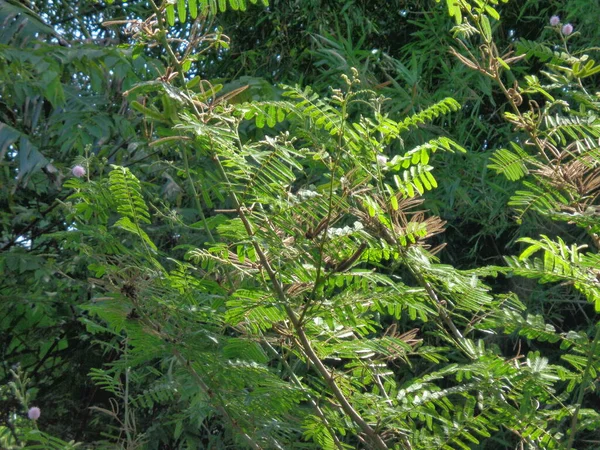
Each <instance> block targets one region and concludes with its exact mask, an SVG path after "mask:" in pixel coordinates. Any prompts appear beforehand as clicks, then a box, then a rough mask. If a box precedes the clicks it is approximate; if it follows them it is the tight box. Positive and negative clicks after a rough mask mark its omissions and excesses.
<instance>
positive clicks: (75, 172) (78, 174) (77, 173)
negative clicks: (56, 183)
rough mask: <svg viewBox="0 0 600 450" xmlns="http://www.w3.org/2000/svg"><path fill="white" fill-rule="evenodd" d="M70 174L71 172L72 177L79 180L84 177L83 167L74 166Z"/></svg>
mask: <svg viewBox="0 0 600 450" xmlns="http://www.w3.org/2000/svg"><path fill="white" fill-rule="evenodd" d="M71 172H73V176H76V177H77V178H81V177H82V176H84V175H85V167H83V166H75V167H73V170H72V171H71Z"/></svg>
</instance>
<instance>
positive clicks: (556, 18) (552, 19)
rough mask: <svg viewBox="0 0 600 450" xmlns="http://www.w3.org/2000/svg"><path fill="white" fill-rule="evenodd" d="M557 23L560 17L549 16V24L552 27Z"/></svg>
mask: <svg viewBox="0 0 600 450" xmlns="http://www.w3.org/2000/svg"><path fill="white" fill-rule="evenodd" d="M559 23H560V17H558V16H552V17H550V25H552V26H553V27H555V26H556V25H558V24H559Z"/></svg>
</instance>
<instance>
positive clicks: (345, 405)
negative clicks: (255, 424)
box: [215, 156, 388, 450]
mask: <svg viewBox="0 0 600 450" xmlns="http://www.w3.org/2000/svg"><path fill="white" fill-rule="evenodd" d="M215 161H216V163H217V166H218V168H219V171H220V172H221V175H222V176H223V177H224V179H225V180H226V181H227V182H228V184H229V180H228V177H227V174H226V173H225V170H224V169H223V166H222V165H221V161H220V160H219V158H218V156H215ZM231 198H232V200H233V204H234V206H235V208H236V210H237V213H238V216H239V217H240V220H241V221H242V224H243V225H244V228H245V229H246V233H247V234H248V236H249V237H251V238H253V237H254V230H253V229H252V225H251V224H250V222H249V221H248V218H247V217H246V214H245V213H244V209H243V207H242V205H241V204H240V202H239V200H238V198H237V196H236V195H235V193H234V192H231ZM252 245H253V246H254V250H255V251H256V254H257V255H258V258H259V259H260V262H261V264H262V266H263V267H264V269H265V271H266V272H267V275H268V277H269V280H270V281H271V284H272V286H273V289H274V291H275V294H276V295H277V298H278V299H279V301H280V302H281V303H282V304H283V305H284V308H285V312H286V314H287V316H288V317H289V319H290V321H291V322H292V325H293V326H294V328H295V330H296V333H297V334H298V339H299V340H300V343H301V345H302V347H303V350H304V353H305V354H306V356H307V357H308V359H309V360H310V362H311V363H312V364H313V365H314V366H315V367H316V369H317V371H318V372H319V374H320V375H321V376H322V377H323V379H324V380H325V383H326V384H327V386H329V388H330V389H331V391H332V392H333V395H334V396H335V398H336V399H337V400H338V402H339V403H340V405H341V407H342V410H343V411H344V413H346V414H347V415H348V416H350V418H351V419H352V420H353V421H354V423H356V424H357V425H358V426H359V428H360V429H361V430H362V432H363V433H364V434H365V435H366V436H367V437H368V438H369V440H370V441H371V443H372V444H373V445H374V448H377V449H379V450H388V446H387V445H386V443H385V442H384V441H383V439H382V438H381V436H379V434H378V433H377V432H376V431H375V430H374V429H373V428H372V427H371V426H370V425H369V424H368V423H367V422H366V421H365V420H364V419H363V418H362V417H361V415H360V414H359V413H358V411H356V410H355V409H354V407H353V406H352V405H351V404H350V402H349V401H348V399H347V398H346V396H345V395H344V393H343V392H342V390H341V389H340V388H339V386H338V385H337V383H336V382H335V379H334V377H333V375H332V374H331V373H330V372H329V370H328V369H327V367H325V365H324V364H323V362H322V361H321V359H320V358H319V356H318V355H317V354H316V353H315V351H314V349H313V348H312V345H311V343H310V340H309V338H308V336H307V335H306V333H305V331H304V327H303V325H302V322H301V321H300V320H299V318H298V316H297V315H296V313H295V312H294V310H293V309H292V308H291V306H290V305H289V302H288V299H287V297H286V295H285V292H284V290H283V286H282V285H281V283H280V282H279V280H278V279H277V274H276V273H275V271H274V270H273V268H272V267H271V264H270V263H269V260H268V258H267V256H266V255H265V253H264V252H263V250H262V248H261V247H260V245H258V242H256V240H255V239H252Z"/></svg>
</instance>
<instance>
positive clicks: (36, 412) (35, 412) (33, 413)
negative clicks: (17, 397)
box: [27, 406, 42, 420]
mask: <svg viewBox="0 0 600 450" xmlns="http://www.w3.org/2000/svg"><path fill="white" fill-rule="evenodd" d="M41 415H42V411H40V408H38V407H37V406H34V407H33V408H29V411H27V417H29V418H30V419H31V420H38V419H39V418H40V416H41Z"/></svg>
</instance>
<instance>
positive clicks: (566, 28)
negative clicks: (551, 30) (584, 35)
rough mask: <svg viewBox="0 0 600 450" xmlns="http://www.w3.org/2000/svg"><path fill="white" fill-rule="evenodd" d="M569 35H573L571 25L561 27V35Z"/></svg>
mask: <svg viewBox="0 0 600 450" xmlns="http://www.w3.org/2000/svg"><path fill="white" fill-rule="evenodd" d="M571 33H573V25H571V24H570V23H567V24H565V25H563V27H562V34H564V35H565V36H569V35H570V34H571Z"/></svg>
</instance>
